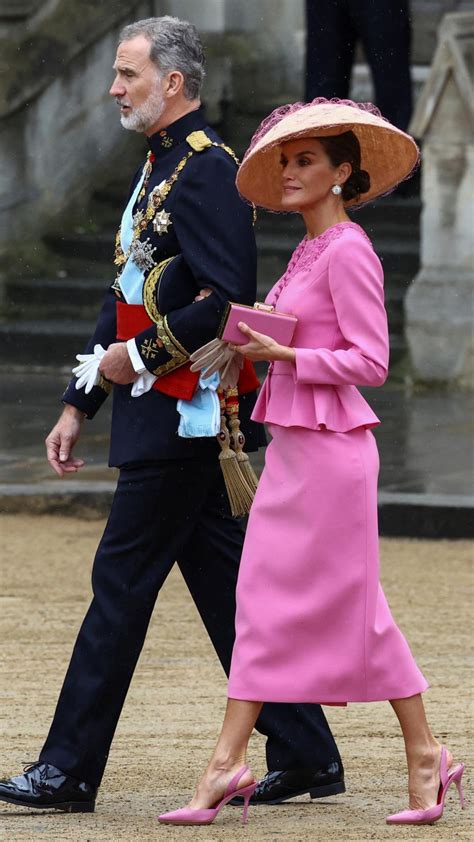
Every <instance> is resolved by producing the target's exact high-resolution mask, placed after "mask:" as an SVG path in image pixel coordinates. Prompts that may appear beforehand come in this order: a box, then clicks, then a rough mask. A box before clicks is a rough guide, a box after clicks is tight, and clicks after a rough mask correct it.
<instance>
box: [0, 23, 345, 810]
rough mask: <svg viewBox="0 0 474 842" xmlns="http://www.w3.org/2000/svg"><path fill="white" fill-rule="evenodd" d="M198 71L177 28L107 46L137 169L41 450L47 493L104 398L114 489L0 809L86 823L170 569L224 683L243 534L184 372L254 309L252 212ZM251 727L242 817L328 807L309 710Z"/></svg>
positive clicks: (192, 34)
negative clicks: (76, 365)
mask: <svg viewBox="0 0 474 842" xmlns="http://www.w3.org/2000/svg"><path fill="white" fill-rule="evenodd" d="M203 64H204V60H203V54H202V48H201V43H200V41H199V37H198V35H197V32H196V30H195V29H194V27H193V26H191V25H190V24H188V23H186V22H184V21H180V20H177V19H176V18H171V17H163V18H150V19H148V20H144V21H139V22H138V23H136V24H132V25H131V26H128V27H126V28H125V29H124V30H123V32H122V33H121V37H120V43H119V46H118V50H117V57H116V61H115V65H114V68H115V72H116V77H115V81H114V83H113V85H112V87H111V89H110V94H111V95H112V96H113V97H114V98H115V99H116V102H117V104H118V106H119V107H120V112H121V122H122V125H123V126H124V127H125V128H128V129H133V130H135V131H141V132H144V133H145V135H146V136H147V139H148V144H149V147H150V152H149V153H148V156H147V161H146V162H145V165H144V166H143V167H141V168H140V170H139V172H138V174H137V176H136V177H135V179H134V182H133V184H132V189H131V194H130V197H129V201H128V204H127V207H126V209H125V212H124V214H123V217H122V225H121V230H120V232H119V235H118V237H117V245H116V258H115V262H116V265H117V267H118V276H117V278H116V280H115V281H114V283H113V284H112V286H111V288H110V289H109V290H108V292H107V293H106V296H105V300H104V304H103V307H102V310H101V313H100V315H99V320H98V323H97V327H96V330H95V333H94V335H93V337H92V338H91V341H90V343H89V345H88V347H87V349H86V351H87V354H88V355H90V356H88V357H87V359H84V360H83V365H84V366H85V367H86V369H87V366H88V365H89V364H90V363H91V361H92V362H93V358H92V351H93V349H95V350H94V353H96V354H97V359H99V358H100V374H99V376H95V375H94V376H93V378H92V380H91V381H90V382H88V376H87V372H86V375H85V377H84V378H82V377H81V378H80V379H78V380H77V382H76V381H73V382H71V384H70V385H69V387H68V389H67V390H66V392H65V395H64V396H63V401H64V404H65V406H64V410H63V413H62V415H61V417H60V419H59V421H58V423H57V424H56V426H55V427H54V428H53V430H52V431H51V433H50V434H49V436H48V438H47V439H46V445H47V453H48V459H49V461H50V463H51V465H52V467H53V469H54V470H55V471H56V473H57V474H58V475H59V476H63V474H64V473H69V472H74V471H77V470H79V469H80V468H81V467H82V465H83V462H82V460H80V459H78V458H77V457H76V456H75V455H74V454H73V449H74V446H75V444H76V443H77V440H78V438H79V434H80V429H81V424H82V422H83V420H84V417H88V418H92V417H93V415H94V414H95V412H96V411H97V409H98V408H99V407H100V406H101V404H102V403H103V401H104V400H105V398H106V396H107V391H108V389H109V387H110V385H111V383H113V384H114V388H113V393H114V397H113V400H114V405H113V417H112V434H111V448H110V464H111V465H114V466H118V467H119V468H120V476H119V480H118V485H117V491H116V494H115V497H114V501H113V504H112V509H111V513H110V517H109V520H108V523H107V526H106V529H105V532H104V535H103V538H102V540H101V542H100V545H99V548H98V551H97V554H96V558H95V561H94V567H93V571H92V585H93V593H94V597H93V600H92V603H91V605H90V607H89V610H88V612H87V615H86V617H85V620H84V622H83V625H82V628H81V630H80V632H79V635H78V638H77V641H76V645H75V648H74V651H73V654H72V658H71V662H70V665H69V668H68V671H67V674H66V678H65V681H64V685H63V688H62V690H61V694H60V697H59V701H58V705H57V708H56V712H55V716H54V719H53V723H52V725H51V729H50V732H49V735H48V737H47V740H46V743H45V745H44V747H43V749H42V751H41V754H40V758H39V761H38V762H37V763H35V764H33V765H32V766H31V767H29V768H28V769H27V770H26V771H25V772H24V774H23V775H19V776H18V777H15V778H12V779H10V780H7V781H3V782H1V783H0V799H3V800H4V801H8V802H10V803H14V804H17V805H22V806H30V807H31V806H33V807H42V808H45V807H52V808H57V809H62V810H69V811H71V812H73V811H83V812H92V811H93V810H94V806H95V799H96V793H97V788H98V786H99V784H100V781H101V778H102V775H103V772H104V768H105V765H106V761H107V755H108V751H109V747H110V744H111V741H112V738H113V735H114V731H115V728H116V725H117V721H118V718H119V716H120V712H121V709H122V706H123V703H124V700H125V696H126V693H127V690H128V686H129V683H130V680H131V678H132V675H133V671H134V668H135V664H136V662H137V659H138V657H139V654H140V651H141V648H142V645H143V641H144V638H145V635H146V631H147V627H148V622H149V619H150V616H151V613H152V610H153V607H154V603H155V600H156V597H157V594H158V592H159V589H160V587H161V585H162V584H163V582H164V580H165V578H166V576H167V575H168V573H169V571H170V569H171V567H172V566H173V564H174V562H175V560H176V561H177V562H178V564H179V566H180V569H181V571H182V574H183V576H184V578H185V580H186V583H187V585H188V588H189V590H190V592H191V595H192V597H193V599H194V601H195V603H196V606H197V607H198V610H199V612H200V614H201V617H202V619H203V622H204V624H205V626H206V629H207V631H208V633H209V635H210V637H211V640H212V642H213V644H214V646H215V648H216V651H217V654H218V656H219V658H220V660H221V662H222V664H223V666H224V669H225V670H226V671H228V669H229V665H230V658H231V652H232V645H233V639H234V611H235V601H234V591H235V583H236V578H237V570H238V563H239V558H240V553H241V548H242V541H243V529H242V523H241V520H238V519H235V518H232V517H231V514H230V510H229V504H228V501H227V497H226V493H225V486H224V482H223V479H222V474H221V471H220V468H219V463H218V459H217V455H218V452H219V447H218V444H217V442H216V437H215V435H214V433H215V430H214V432H212V430H210V431H209V430H206V431H205V433H204V434H203V433H202V432H201V433H200V434H199V435H198V436H197V437H186V435H187V432H188V431H189V425H190V426H191V428H192V427H193V423H195V418H194V416H193V412H194V411H195V410H198V406H197V404H196V395H199V401H200V402H201V403H199V406H201V408H202V405H203V403H204V404H205V403H206V400H208V403H209V400H210V404H209V406H210V405H211V404H212V400H213V398H212V395H211V396H209V394H207V395H206V392H208V390H207V389H206V388H204V387H205V384H203V383H202V382H201V380H199V382H197V380H198V379H199V375H194V374H193V373H192V372H191V371H190V366H189V364H188V357H189V355H190V353H191V352H193V351H194V350H196V349H197V348H198V347H200V346H201V345H203V344H204V343H206V342H208V341H209V340H211V339H212V338H213V337H215V336H216V332H217V329H218V326H219V323H220V320H221V317H222V314H223V312H224V309H225V305H226V303H227V301H228V300H233V301H240V302H243V303H247V304H251V303H252V302H253V301H254V298H255V269H256V255H255V241H254V236H253V230H252V211H251V209H250V208H249V207H248V206H247V205H245V204H244V203H243V202H242V201H241V199H240V198H239V196H238V194H237V191H236V188H235V183H234V181H235V172H236V163H235V156H234V155H233V153H232V151H231V150H230V149H228V148H227V147H225V146H224V145H223V144H222V142H221V140H220V139H219V138H218V136H217V135H216V134H215V132H214V131H213V130H212V129H210V128H208V127H207V126H206V124H205V120H204V118H203V113H202V109H201V107H200V100H199V91H200V87H201V82H202V79H203V75H204V69H203ZM200 291H202V294H200ZM204 291H207V292H208V291H211V294H210V295H206V294H204ZM142 301H143V303H144V306H143V304H142ZM117 338H118V339H119V340H120V341H118V342H117V341H116V340H117ZM98 346H101V348H98ZM103 349H107V350H106V351H105V353H104V350H103ZM91 364H92V363H91ZM81 371H82V372H83V371H84V369H81ZM138 378H140V383H141V385H140V388H139V389H138V391H137V387H138V385H139V380H138ZM92 383H94V384H95V385H94V386H92ZM81 384H82V385H81ZM84 384H85V385H86V387H87V388H84ZM255 385H256V383H255V380H254V374H253V372H252V371H244V372H243V373H242V375H241V377H240V380H239V386H240V391H241V396H240V417H241V420H242V426H243V429H244V432H245V435H246V437H247V446H248V448H249V449H256V447H258V446H259V444H260V443H262V442H261V438H260V437H261V430H260V428H259V427H258V426H257V425H253V424H252V422H250V421H249V416H250V412H251V409H252V407H253V403H254V397H255ZM76 386H79V388H76ZM150 386H151V388H150ZM200 417H201V416H200ZM217 417H218V418H219V412H218V414H217ZM201 420H202V418H201ZM204 423H205V425H206V424H207V423H208V420H207V419H206V418H205V419H204ZM178 428H179V431H180V433H181V434H178ZM183 430H184V432H183ZM157 727H159V723H157ZM258 728H259V730H260V731H262V732H263V733H264V734H266V735H267V736H268V742H267V760H268V767H269V770H270V772H269V774H268V775H267V776H266V778H265V779H264V780H263V781H262V783H261V785H260V787H259V790H258V791H257V793H256V796H255V800H257V801H260V802H262V803H268V802H270V803H274V802H276V801H279V800H283V799H284V798H288V797H292V796H293V795H296V794H299V793H302V792H310V794H311V796H312V797H314V798H317V797H321V796H325V795H330V794H336V793H338V792H343V791H344V783H343V769H342V764H341V760H340V757H339V753H338V751H337V747H336V745H335V743H334V740H333V737H332V735H331V733H330V731H329V728H328V725H327V723H326V720H325V718H324V715H323V714H322V712H321V709H320V708H319V707H318V706H313V705H301V706H300V707H299V708H296V707H295V706H291V705H266V706H265V708H264V711H263V713H262V716H261V718H260V720H259V723H258Z"/></svg>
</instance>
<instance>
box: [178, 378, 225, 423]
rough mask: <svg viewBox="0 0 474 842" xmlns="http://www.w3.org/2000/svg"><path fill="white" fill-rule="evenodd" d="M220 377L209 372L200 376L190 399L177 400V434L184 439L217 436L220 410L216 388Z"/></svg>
mask: <svg viewBox="0 0 474 842" xmlns="http://www.w3.org/2000/svg"><path fill="white" fill-rule="evenodd" d="M219 383H220V377H219V375H218V373H217V372H216V373H215V374H211V376H210V377H207V378H206V379H205V378H204V377H201V378H200V380H199V386H198V388H197V390H196V392H195V393H194V395H193V397H192V398H191V400H190V401H183V400H179V401H178V405H177V407H176V409H177V410H178V412H179V414H180V416H181V418H180V421H179V427H178V435H179V436H181V437H182V438H184V439H194V438H201V437H203V436H205V437H210V436H217V434H218V432H219V430H220V428H221V410H220V405H219V398H218V396H217V389H218V388H219Z"/></svg>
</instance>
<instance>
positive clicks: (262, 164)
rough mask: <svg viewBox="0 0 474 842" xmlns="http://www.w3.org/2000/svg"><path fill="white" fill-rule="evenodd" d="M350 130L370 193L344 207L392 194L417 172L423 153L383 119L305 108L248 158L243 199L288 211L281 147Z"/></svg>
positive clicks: (343, 109)
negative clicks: (366, 175)
mask: <svg viewBox="0 0 474 842" xmlns="http://www.w3.org/2000/svg"><path fill="white" fill-rule="evenodd" d="M347 131H353V132H354V134H355V135H356V137H357V138H358V140H359V143H360V149H361V169H363V170H367V172H368V173H369V175H370V190H368V191H367V192H366V193H362V194H361V195H360V196H358V197H355V198H354V199H350V200H349V201H347V202H345V203H344V204H345V206H346V207H351V206H352V207H356V206H361V205H362V204H366V203H367V202H370V201H371V200H373V199H375V198H377V197H378V196H383V195H384V194H385V193H389V192H390V191H391V190H393V188H394V187H396V185H397V184H399V183H400V182H401V181H404V180H405V179H406V178H408V177H409V176H410V174H411V173H412V172H413V170H414V169H415V168H416V165H417V163H418V160H419V150H418V147H417V145H416V143H415V141H414V140H413V138H412V137H410V135H408V134H405V132H402V131H401V129H398V128H396V126H393V125H392V124H391V123H389V122H387V121H386V120H384V119H383V118H382V117H377V116H376V115H374V114H371V113H370V112H366V111H362V110H360V109H358V108H357V107H351V106H348V105H335V104H332V103H331V104H329V103H328V104H327V105H314V106H305V107H304V108H301V109H300V110H299V111H296V112H294V113H292V114H290V115H288V116H287V117H283V118H282V119H281V120H280V121H279V122H278V123H277V124H276V125H274V126H273V127H272V128H271V129H270V130H269V131H268V132H267V133H266V134H264V135H263V137H261V138H260V140H259V141H258V142H257V143H256V144H255V146H254V147H253V148H251V149H250V151H249V152H248V153H247V155H246V157H245V158H244V161H243V163H242V164H241V166H240V169H239V171H238V173H237V188H238V190H239V192H240V194H241V195H242V196H243V197H244V198H245V199H247V200H248V201H250V202H253V204H255V205H257V206H259V207H263V208H266V209H267V210H272V211H284V210H286V208H285V207H283V206H282V186H281V177H280V171H281V170H280V155H281V146H282V144H283V143H286V142H287V141H289V140H296V139H298V138H301V137H328V136H332V135H338V134H342V133H343V132H347Z"/></svg>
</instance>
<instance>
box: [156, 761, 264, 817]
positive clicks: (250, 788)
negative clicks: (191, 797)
mask: <svg viewBox="0 0 474 842" xmlns="http://www.w3.org/2000/svg"><path fill="white" fill-rule="evenodd" d="M248 768H249V767H248V766H242V768H241V769H239V771H238V772H237V773H236V774H235V775H234V777H233V778H232V780H231V781H229V784H228V786H227V789H226V791H225V793H224V797H223V798H222V800H221V801H219V803H218V804H216V806H215V807H208V808H207V809H203V810H193V809H192V808H191V807H181V809H180V810H173V811H172V812H171V813H162V815H161V816H158V821H159V822H161V823H162V824H188V825H191V824H212V822H213V821H214V819H215V818H216V816H217V814H218V812H219V810H221V809H222V807H225V805H226V804H228V802H229V801H230V800H231V799H232V798H233V797H234V795H239V796H241V797H243V799H244V810H243V813H242V824H245V822H246V821H247V813H248V809H249V801H250V799H251V797H252V795H253V793H254V792H255V788H256V786H257V781H253V782H252V783H251V784H248V785H247V786H244V787H242V788H241V789H237V784H238V783H239V781H240V779H241V777H242V775H244V773H245V772H247V770H248Z"/></svg>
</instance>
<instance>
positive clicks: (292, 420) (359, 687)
mask: <svg viewBox="0 0 474 842" xmlns="http://www.w3.org/2000/svg"><path fill="white" fill-rule="evenodd" d="M267 301H268V302H269V303H276V301H278V305H277V307H278V309H279V310H281V311H282V312H289V313H294V314H295V315H296V316H298V325H297V328H296V333H295V337H294V340H293V345H294V347H295V349H296V362H295V363H283V362H275V363H274V364H272V365H271V366H270V369H269V373H268V376H267V379H266V381H265V383H264V385H263V387H262V390H261V392H260V395H259V399H258V402H257V404H256V407H255V410H254V414H253V418H254V420H256V421H261V422H266V423H267V424H269V427H270V431H271V433H272V437H273V438H272V441H271V443H270V445H269V446H268V448H267V453H266V458H265V468H264V471H263V474H262V477H261V480H260V484H259V488H258V491H257V494H256V497H255V501H254V504H253V506H252V510H251V512H250V517H249V523H248V528H247V535H246V539H245V545H244V550H243V554H242V561H241V566H240V573H239V580H238V585H237V614H236V633H237V634H236V642H235V646H234V652H233V657H232V665H231V672H230V678H229V688H228V695H229V697H231V698H235V699H248V700H258V701H271V702H319V703H321V704H346V703H347V702H367V701H379V700H382V699H396V698H404V697H407V696H412V695H415V694H416V693H420V692H422V691H424V690H425V689H426V688H427V686H428V685H427V682H426V680H425V678H424V677H423V675H422V673H421V672H420V670H419V669H418V667H417V665H416V663H415V661H414V659H413V656H412V654H411V652H410V649H409V647H408V644H407V642H406V640H405V638H404V637H403V635H402V633H401V632H400V630H399V628H398V627H397V625H396V624H395V622H394V620H393V617H392V615H391V613H390V609H389V607H388V605H387V602H386V599H385V596H384V593H383V590H382V587H381V585H380V582H379V550H378V529H377V477H378V468H379V462H378V452H377V447H376V444H375V439H374V437H373V435H372V433H371V432H370V428H371V427H374V426H375V425H376V424H378V423H379V420H378V418H377V416H376V415H375V414H374V413H373V411H372V410H371V409H370V407H369V406H368V404H367V403H366V401H365V400H364V398H363V397H362V395H361V394H360V392H359V391H358V390H357V388H356V386H358V385H359V386H362V385H364V386H380V385H381V384H382V383H383V382H384V380H385V378H386V374H387V367H388V331H387V318H386V313H385V308H384V304H383V273H382V268H381V264H380V261H379V259H378V257H377V256H376V254H375V253H374V251H373V249H372V246H371V243H370V240H369V239H368V237H367V236H366V234H365V233H364V231H363V230H362V229H361V228H360V227H359V226H358V225H356V224H355V223H351V222H348V223H340V224H338V225H335V226H333V227H332V228H330V229H329V230H328V231H325V232H324V234H322V235H321V236H320V237H317V238H315V239H314V240H307V239H304V240H303V241H302V242H301V243H300V245H299V246H298V247H297V249H296V251H295V253H294V255H293V257H292V259H291V260H290V263H289V265H288V269H287V271H286V273H285V275H283V278H282V279H281V280H280V281H279V282H278V283H277V284H276V286H275V287H274V288H273V290H271V292H270V293H269V295H268V296H267Z"/></svg>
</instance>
